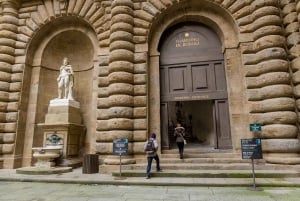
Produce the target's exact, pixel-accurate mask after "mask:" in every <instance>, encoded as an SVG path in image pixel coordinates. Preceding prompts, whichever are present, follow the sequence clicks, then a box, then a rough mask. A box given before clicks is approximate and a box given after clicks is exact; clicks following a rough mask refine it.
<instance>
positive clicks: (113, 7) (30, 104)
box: [0, 0, 300, 168]
mask: <svg viewBox="0 0 300 201" xmlns="http://www.w3.org/2000/svg"><path fill="white" fill-rule="evenodd" d="M201 27H204V28H201ZM299 28H300V1H298V0H280V1H278V0H0V164H1V166H2V168H17V167H22V166H30V165H31V164H32V150H31V149H32V147H35V146H41V144H42V141H43V139H42V138H43V135H42V133H41V130H40V129H39V127H38V124H40V123H43V122H44V121H45V115H46V113H47V108H48V105H49V101H50V100H51V99H53V98H55V97H56V96H57V86H56V78H57V76H58V74H59V66H60V65H61V61H62V58H63V57H68V58H69V60H70V63H71V64H72V65H73V68H74V72H75V85H74V90H75V91H74V97H75V99H77V100H78V101H79V102H80V104H81V114H82V119H83V124H84V125H85V127H86V128H87V129H86V133H85V139H84V144H83V145H82V147H81V150H80V152H81V154H83V153H97V154H100V155H101V159H102V162H103V163H105V164H118V162H119V159H118V157H116V156H114V155H112V142H113V140H114V139H116V138H128V139H129V155H128V156H126V157H124V159H123V160H124V163H127V164H130V163H135V162H136V161H137V158H139V157H140V156H141V157H144V156H143V154H144V152H143V145H144V142H145V141H146V139H147V138H148V136H149V133H150V132H156V133H157V135H158V139H159V141H160V142H162V143H163V142H164V143H165V142H166V141H164V140H163V138H166V135H163V130H164V129H165V128H164V126H163V125H162V122H164V120H163V117H164V116H163V112H162V110H163V109H162V108H164V105H163V103H166V104H169V105H171V103H172V102H176V101H177V102H178V101H179V102H183V103H185V102H187V101H199V104H198V105H197V107H198V108H199V107H201V104H202V103H203V102H201V101H203V100H205V101H207V102H206V103H207V104H208V105H209V104H210V103H212V104H213V108H214V110H211V111H215V110H216V111H223V110H221V107H223V108H225V110H224V111H225V113H226V111H227V110H226V108H227V109H228V112H227V113H228V119H227V120H226V121H228V123H227V122H225V123H223V124H224V125H223V124H222V123H220V122H217V123H216V125H217V127H216V128H217V129H218V128H219V127H218V125H221V126H222V125H223V127H222V128H221V130H224V129H226V128H227V129H228V132H229V133H230V138H229V139H230V142H227V143H228V144H229V146H228V147H229V149H232V151H233V152H236V153H239V152H240V147H241V146H240V139H241V138H250V137H253V136H252V134H251V133H250V132H249V123H253V122H255V123H260V124H262V125H263V126H262V132H261V133H260V134H259V136H258V137H260V138H262V143H263V151H264V159H265V160H266V161H267V162H269V163H277V164H299V163H300V158H299V152H300V144H299V119H300V116H299V115H300V114H299V109H300V102H299V101H300V71H299V69H300V45H299V44H300V33H299V31H300V29H299ZM198 29H199V30H200V31H197V30H198ZM201 30H202V31H201ZM182 33H184V35H183V36H182V35H180V34H182ZM176 34H177V35H176ZM193 34H194V35H193ZM197 34H198V35H197ZM205 34H206V35H205ZM212 35H214V36H215V38H216V39H214V38H213V39H212V41H210V42H207V41H206V40H205V38H209V36H212ZM173 36H174V37H175V39H174V37H173ZM194 36H195V37H194ZM198 36H199V37H198ZM172 37H173V38H172ZM176 37H177V38H176ZM180 37H181V38H180ZM182 37H183V38H182ZM184 37H186V38H189V37H192V39H184ZM193 37H194V38H193ZM199 38H200V39H199ZM172 41H173V42H174V41H175V42H174V44H173V43H172ZM215 41H217V42H215ZM202 43H203V44H205V45H206V46H201V45H202ZM172 44H173V46H172ZM213 44H214V45H215V46H214V45H213ZM181 46H187V47H186V49H184V48H183V49H181V51H180V47H181ZM205 47H208V48H205ZM194 48H196V49H194ZM177 50H178V51H179V52H176V51H177ZM206 50H212V52H211V53H210V51H206ZM186 52H189V53H191V54H193V53H192V52H194V53H195V55H194V54H193V57H191V54H185V53H186ZM212 55H213V56H212ZM179 57H180V58H182V59H181V60H180V59H179V60H176V59H178V58H179ZM189 59H190V60H189ZM215 60H218V62H219V63H221V64H222V65H221V66H223V68H220V69H221V70H217V69H219V68H218V67H215V74H214V76H217V75H216V74H218V73H223V74H224V76H225V78H224V79H223V78H222V79H223V80H224V82H222V83H223V84H220V85H219V84H218V81H219V80H220V79H219V77H217V78H214V79H215V81H214V82H212V84H214V85H216V86H215V88H214V89H215V90H214V91H213V92H208V91H205V90H204V91H203V90H202V88H203V87H204V88H205V87H207V86H208V88H209V86H210V85H209V84H207V83H209V81H207V82H205V83H204V82H203V80H204V79H207V80H210V79H211V77H209V76H210V75H211V74H210V73H209V72H210V70H209V69H208V67H207V68H205V69H204V70H203V69H202V68H200V67H199V69H198V68H197V69H198V70H195V72H199V73H200V75H201V76H202V75H203V74H201V72H202V73H203V72H205V73H204V74H205V76H206V77H204V78H203V79H197V76H193V74H192V78H193V80H195V83H193V84H194V85H195V84H198V85H199V86H200V87H199V88H197V89H195V91H193V90H188V89H187V91H185V88H184V87H185V85H184V84H185V81H184V80H189V79H186V77H184V78H182V77H181V78H182V80H183V85H180V84H179V85H178V83H177V84H176V83H173V82H171V81H172V80H171V81H170V82H166V83H167V84H170V83H173V84H174V85H172V84H170V85H172V87H174V88H173V89H174V90H173V91H170V90H169V91H168V90H166V91H164V89H163V87H164V85H163V84H162V83H163V82H164V81H165V80H164V79H162V78H166V79H167V78H168V77H164V75H165V74H164V73H168V72H170V73H171V74H168V75H169V76H170V75H174V76H175V80H178V79H179V78H180V76H182V75H184V76H187V74H182V72H187V71H186V69H184V70H183V71H182V70H178V69H179V68H177V66H178V65H179V64H180V65H181V64H182V63H184V64H187V65H186V66H189V67H190V68H192V67H193V66H194V64H195V63H197V62H198V63H197V66H203V65H204V64H206V63H207V62H208V63H209V65H212V64H211V62H210V61H215ZM170 61H172V62H170ZM189 62H192V63H189ZM199 62H200V63H199ZM205 62H206V63H205ZM219 63H218V64H214V66H218V65H219ZM175 64H176V65H177V66H176V65H175ZM173 65H175V67H176V69H175V71H174V72H171V70H172V69H171V67H172V66H173ZM163 69H167V70H166V71H164V70H163ZM187 69H188V68H187ZM222 69H223V71H222ZM177 70H178V71H177ZM172 73H173V74H172ZM192 73H193V72H192ZM207 76H208V77H207ZM181 78H180V79H181ZM181 84H182V83H181ZM194 85H193V86H194ZM202 85H203V86H202ZM206 85H207V86H206ZM224 85H226V87H224ZM169 87H170V86H169ZM182 87H183V88H182ZM218 87H220V89H219V88H218ZM222 87H223V88H222ZM225 88H226V89H225ZM177 89H178V90H179V89H183V91H184V92H182V91H181V92H180V93H182V94H183V95H182V94H180V93H177V92H176V90H177ZM165 92H166V94H164V93H165ZM171 92H174V93H173V94H171V95H170V94H168V93H171ZM193 94H194V95H193ZM162 97H166V98H162ZM220 97H221V98H220ZM220 99H222V100H225V102H224V101H223V102H222V103H225V104H219V103H220V101H219V100H220ZM217 104H219V105H218V106H220V108H219V109H220V110H218V107H216V105H217ZM203 108H204V107H203ZM211 111H210V110H209V111H208V112H207V113H208V114H210V115H211V116H214V115H215V113H214V112H211ZM199 113H201V111H199ZM213 113H214V114H213ZM225 113H222V114H220V115H219V117H220V118H221V117H223V116H224V114H225ZM227 113H226V114H227ZM194 116H195V114H194ZM199 118H200V117H199ZM193 119H195V117H193ZM216 121H217V120H216ZM221 121H222V118H221ZM167 123H168V122H167ZM226 125H227V127H226ZM228 125H229V126H228ZM213 138H214V137H213ZM220 140H222V139H220ZM161 146H162V145H161ZM217 148H218V147H217ZM0 168H1V167H0Z"/></svg>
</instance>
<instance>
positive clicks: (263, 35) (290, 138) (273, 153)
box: [244, 0, 299, 163]
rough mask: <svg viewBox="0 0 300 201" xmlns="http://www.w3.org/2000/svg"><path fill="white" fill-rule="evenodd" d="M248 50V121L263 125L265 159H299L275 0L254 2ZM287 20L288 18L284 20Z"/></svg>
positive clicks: (281, 30)
mask: <svg viewBox="0 0 300 201" xmlns="http://www.w3.org/2000/svg"><path fill="white" fill-rule="evenodd" d="M251 8H252V10H253V14H252V18H253V22H252V29H253V40H254V41H253V44H252V50H249V51H250V52H251V53H250V54H248V55H245V59H244V61H245V66H246V68H247V73H246V76H247V88H248V92H249V96H248V100H249V101H250V103H251V105H250V113H251V121H252V122H258V123H261V124H263V125H264V126H263V129H262V133H261V136H260V137H261V138H263V150H264V152H265V157H264V158H265V159H266V160H267V161H268V162H272V163H295V162H299V161H298V159H297V157H294V155H293V154H294V153H298V152H299V142H298V139H297V135H298V128H297V126H296V125H297V114H296V112H295V99H294V98H293V87H292V85H291V78H290V77H291V76H290V63H289V60H288V52H287V49H286V38H285V34H284V31H285V30H284V28H283V24H282V22H283V19H282V13H281V9H280V5H278V1H277V0H270V1H253V2H252V3H251ZM286 21H287V20H286Z"/></svg>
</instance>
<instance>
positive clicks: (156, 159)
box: [147, 154, 160, 177]
mask: <svg viewBox="0 0 300 201" xmlns="http://www.w3.org/2000/svg"><path fill="white" fill-rule="evenodd" d="M153 159H155V161H156V170H157V171H159V170H160V166H159V158H158V155H157V154H156V155H155V156H148V157H147V160H148V165H147V177H150V172H151V165H152V160H153Z"/></svg>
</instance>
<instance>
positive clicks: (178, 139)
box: [174, 123, 185, 159]
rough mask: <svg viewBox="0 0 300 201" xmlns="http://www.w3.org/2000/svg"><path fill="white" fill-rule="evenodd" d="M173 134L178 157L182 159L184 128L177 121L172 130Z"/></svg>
mask: <svg viewBox="0 0 300 201" xmlns="http://www.w3.org/2000/svg"><path fill="white" fill-rule="evenodd" d="M174 136H175V137H176V143H177V147H178V150H179V155H180V159H183V149H184V136H185V129H184V128H183V127H182V126H181V124H180V123H177V125H176V128H175V130H174Z"/></svg>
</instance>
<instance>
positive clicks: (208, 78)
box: [191, 63, 215, 92]
mask: <svg viewBox="0 0 300 201" xmlns="http://www.w3.org/2000/svg"><path fill="white" fill-rule="evenodd" d="M191 69H192V72H191V75H192V85H193V92H201V91H213V90H215V81H214V80H215V78H214V77H215V75H214V68H212V66H211V65H210V64H209V63H207V64H201V65H192V67H191Z"/></svg>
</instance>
